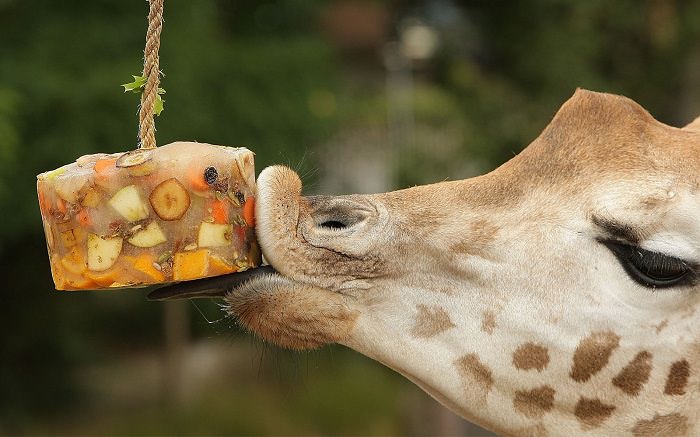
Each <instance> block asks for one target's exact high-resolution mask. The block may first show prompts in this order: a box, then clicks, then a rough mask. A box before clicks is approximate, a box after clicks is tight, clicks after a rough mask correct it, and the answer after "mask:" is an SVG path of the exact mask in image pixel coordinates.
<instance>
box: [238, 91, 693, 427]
mask: <svg viewBox="0 0 700 437" xmlns="http://www.w3.org/2000/svg"><path fill="white" fill-rule="evenodd" d="M258 184H259V195H258V198H259V202H258V205H257V210H256V214H257V220H258V225H257V232H258V237H259V240H260V243H261V246H262V250H263V253H264V254H265V256H266V258H267V260H268V261H269V262H270V264H271V265H272V266H274V267H275V269H276V270H277V271H278V272H279V274H276V275H269V276H264V277H259V278H256V279H253V280H252V281H251V282H248V283H247V284H245V285H243V286H240V287H238V288H236V289H234V290H233V291H232V292H231V293H230V294H229V296H228V297H227V302H228V305H229V308H228V309H229V311H230V312H231V313H232V314H233V315H234V316H235V317H237V318H238V320H239V321H240V322H241V323H242V324H243V325H244V326H246V327H248V328H249V329H250V330H251V331H253V332H254V333H256V334H257V335H259V336H261V337H262V338H264V339H265V340H268V341H270V342H273V343H276V344H279V345H282V346H285V347H289V348H294V349H305V348H313V347H319V346H321V345H324V344H327V343H332V342H337V343H341V344H344V345H346V346H348V347H350V348H353V349H355V350H357V351H359V352H361V353H363V354H365V355H367V356H369V357H371V358H373V359H375V360H377V361H379V362H382V363H384V364H385V365H387V366H389V367H391V368H392V369H394V370H396V371H397V372H399V373H401V374H402V375H404V376H405V377H407V378H408V379H410V380H411V381H413V382H414V383H416V384H417V385H419V386H420V387H422V388H423V389H424V390H425V391H427V392H428V393H429V394H430V395H432V396H433V397H434V398H435V399H437V400H438V401H439V402H441V403H443V404H444V405H446V406H447V407H448V408H450V409H452V410H453V411H455V412H457V413H459V414H460V415H462V416H463V417H465V418H466V419H468V420H470V421H473V422H475V423H477V424H480V425H481V426H484V427H486V428H488V429H492V430H494V431H496V432H498V433H501V434H504V435H537V436H547V435H551V436H554V435H634V436H651V435H664V436H672V435H678V436H685V435H699V434H700V425H699V424H698V420H699V419H700V417H699V413H698V412H699V411H700V390H699V388H700V312H698V311H697V308H698V305H700V285H691V286H686V287H678V288H666V289H662V290H652V289H649V288H645V287H643V286H641V285H638V284H637V283H636V282H633V281H632V280H631V279H630V277H629V276H628V275H627V273H626V272H625V271H624V270H623V268H622V267H621V264H620V262H618V260H617V259H616V258H615V257H614V256H613V254H612V253H611V251H610V250H608V248H606V247H605V246H604V245H603V244H601V243H599V242H598V239H599V238H602V237H604V236H605V235H606V230H605V229H602V228H601V227H600V226H599V225H597V224H596V223H599V221H600V219H604V220H609V221H610V220H612V221H615V222H617V223H620V224H622V225H629V226H633V227H635V228H639V233H640V240H639V242H638V244H639V245H640V246H641V247H643V248H645V249H648V250H655V251H660V252H663V253H667V254H669V255H673V256H676V257H680V258H682V259H685V260H687V261H689V262H694V263H700V220H698V218H699V217H700V193H699V192H698V190H699V187H700V119H698V120H696V121H695V122H693V123H692V124H690V125H688V126H687V127H686V128H684V129H678V128H673V127H669V126H667V125H664V124H662V123H660V122H658V121H656V120H654V119H653V118H652V117H651V116H650V115H649V114H648V113H647V112H646V111H645V110H644V109H643V108H641V107H640V106H639V105H638V104H636V103H635V102H633V101H632V100H629V99H627V98H625V97H620V96H615V95H609V94H600V93H593V92H589V91H584V90H579V91H577V92H576V93H575V94H574V96H573V97H572V98H571V99H570V100H569V101H567V102H566V103H565V104H564V105H563V106H562V108H561V109H560V110H559V111H558V113H557V114H556V116H555V117H554V119H553V121H552V122H551V123H550V125H549V126H547V128H546V129H545V130H544V131H543V132H542V134H541V135H540V136H539V137H538V138H537V139H536V140H535V141H534V142H533V143H532V144H530V145H529V146H528V147H527V148H526V149H525V150H523V151H522V152H521V153H520V154H519V155H517V156H516V157H514V158H513V159H512V160H510V161H509V162H507V163H505V164H504V165H502V166H501V167H500V168H498V169H496V170H495V171H493V172H491V173H489V174H486V175H484V176H480V177H476V178H473V179H468V180H462V181H451V182H441V183H438V184H434V185H427V186H419V187H414V188H409V189H406V190H401V191H395V192H390V193H384V194H376V195H350V196H338V197H330V196H314V197H302V196H301V182H300V180H299V178H298V176H297V175H296V174H295V173H294V172H293V171H291V170H289V169H287V168H285V167H279V166H276V167H270V168H267V169H265V170H264V171H263V172H262V173H261V175H260V177H259V181H258ZM329 220H333V221H337V222H342V223H344V224H346V225H347V226H346V227H345V228H342V229H329V228H327V227H324V226H321V224H322V223H324V222H327V221H329Z"/></svg>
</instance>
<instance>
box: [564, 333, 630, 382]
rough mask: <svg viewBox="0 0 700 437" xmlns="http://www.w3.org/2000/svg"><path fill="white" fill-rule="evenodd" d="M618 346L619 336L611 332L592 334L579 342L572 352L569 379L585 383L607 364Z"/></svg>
mask: <svg viewBox="0 0 700 437" xmlns="http://www.w3.org/2000/svg"><path fill="white" fill-rule="evenodd" d="M619 346H620V336H618V335H617V334H615V333H614V332H611V331H603V332H594V333H592V334H591V335H589V336H588V337H586V338H584V339H583V340H581V342H580V343H579V345H578V347H577V348H576V351H575V352H574V360H573V365H572V366H571V373H570V374H569V375H570V376H571V379H573V380H574V381H576V382H586V381H588V380H589V379H590V378H591V376H593V375H595V374H596V373H598V372H600V371H601V370H602V369H603V368H604V367H605V366H606V365H607V364H608V360H609V359H610V355H612V353H613V351H614V350H615V349H617V348H618V347H619Z"/></svg>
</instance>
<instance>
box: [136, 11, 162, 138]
mask: <svg viewBox="0 0 700 437" xmlns="http://www.w3.org/2000/svg"><path fill="white" fill-rule="evenodd" d="M163 1H164V0H148V2H149V5H150V10H149V12H148V32H147V33H146V47H145V49H144V51H143V57H144V63H143V76H144V77H145V78H146V85H145V86H144V89H143V93H142V94H141V109H140V110H139V137H140V139H141V144H140V145H139V148H141V149H155V148H156V123H155V119H154V117H153V106H154V104H155V101H156V97H157V95H158V85H159V83H160V67H159V60H158V49H159V48H160V32H161V30H162V29H163Z"/></svg>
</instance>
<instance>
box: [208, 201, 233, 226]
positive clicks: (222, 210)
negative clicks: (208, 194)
mask: <svg viewBox="0 0 700 437" xmlns="http://www.w3.org/2000/svg"><path fill="white" fill-rule="evenodd" d="M228 213H229V203H228V202H227V201H225V200H218V199H217V200H214V202H212V204H211V215H212V217H214V223H219V224H226V223H228V217H229V214H228Z"/></svg>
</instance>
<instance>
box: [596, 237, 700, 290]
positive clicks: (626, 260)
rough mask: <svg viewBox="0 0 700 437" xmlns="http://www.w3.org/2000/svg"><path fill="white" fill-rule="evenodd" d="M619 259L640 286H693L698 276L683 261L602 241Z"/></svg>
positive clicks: (617, 242) (614, 242) (638, 248)
mask: <svg viewBox="0 0 700 437" xmlns="http://www.w3.org/2000/svg"><path fill="white" fill-rule="evenodd" d="M602 243H603V244H605V246H606V247H607V248H608V249H610V251H611V252H612V253H613V255H615V257H617V259H618V261H619V262H620V264H621V265H622V267H623V268H624V269H625V272H627V274H628V275H629V276H630V277H631V278H632V279H633V280H634V281H635V282H637V283H638V284H640V285H643V286H645V287H649V288H666V287H672V286H675V285H689V284H692V283H693V282H694V280H695V278H696V274H695V272H694V271H693V269H692V268H691V266H690V265H689V264H688V263H687V262H686V261H683V260H682V259H679V258H676V257H673V256H670V255H666V254H663V253H659V252H652V251H650V250H646V249H642V248H641V247H638V246H633V245H631V244H626V243H622V242H619V241H613V240H605V241H602Z"/></svg>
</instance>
